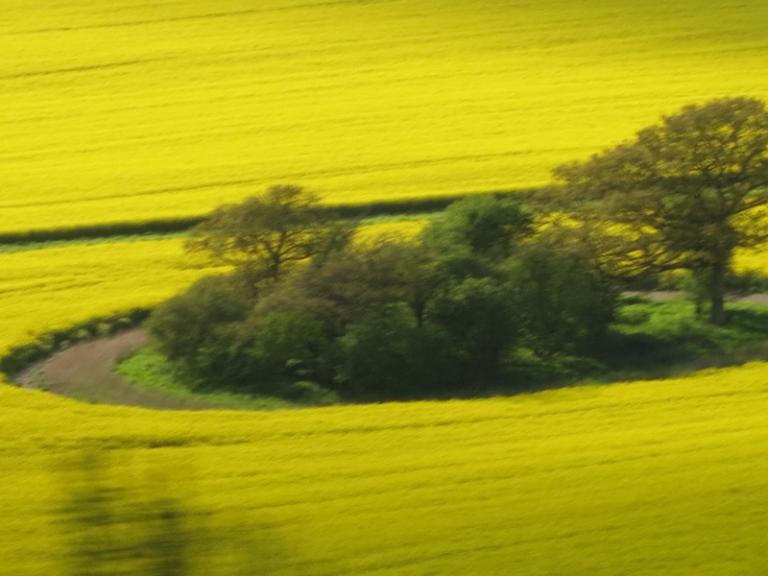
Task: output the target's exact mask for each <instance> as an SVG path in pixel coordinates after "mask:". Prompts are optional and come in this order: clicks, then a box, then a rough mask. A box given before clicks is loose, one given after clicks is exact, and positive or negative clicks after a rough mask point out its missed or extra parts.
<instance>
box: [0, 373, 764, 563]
mask: <svg viewBox="0 0 768 576" xmlns="http://www.w3.org/2000/svg"><path fill="white" fill-rule="evenodd" d="M0 405H2V417H1V418H0V483H1V485H2V487H3V489H2V490H0V507H2V510H3V511H4V512H3V522H2V523H0V541H2V542H3V545H2V547H0V574H2V575H3V576H5V575H8V576H38V575H40V574H64V573H68V572H67V570H68V566H69V564H68V562H69V561H71V558H72V552H71V547H72V545H73V544H72V542H73V535H75V536H78V535H79V533H77V532H76V531H75V530H73V528H72V526H71V525H70V524H69V523H68V521H67V514H66V510H65V509H64V507H65V504H66V503H67V502H68V501H70V495H71V492H72V491H73V490H74V489H75V488H76V487H77V484H76V483H74V482H72V481H71V478H72V477H71V475H68V474H67V469H68V467H71V465H72V464H73V462H74V463H77V462H79V461H81V460H80V459H81V453H82V452H89V453H100V454H102V455H103V456H105V457H108V458H110V461H111V462H112V464H111V466H110V467H109V468H108V469H107V470H106V471H105V472H104V474H105V475H106V477H107V482H109V483H112V484H110V485H115V486H120V485H122V484H125V485H127V486H129V487H130V486H138V487H139V488H136V490H143V491H145V492H149V493H151V492H152V491H153V490H155V491H157V493H158V494H159V495H160V496H163V495H167V494H172V495H174V497H176V498H179V499H180V500H179V501H180V502H183V506H185V507H186V508H185V509H186V510H191V511H192V512H187V513H186V515H183V516H180V517H181V518H182V520H180V521H179V522H182V521H186V522H188V523H189V524H188V525H186V524H182V527H183V530H182V533H183V534H184V535H185V538H186V541H187V544H188V545H189V546H188V548H184V550H188V553H189V556H190V558H188V560H189V566H188V567H187V571H186V572H183V573H184V574H200V575H202V574H211V575H228V574H269V575H273V574H274V575H296V576H298V575H309V576H313V575H327V576H339V575H342V574H349V575H350V576H351V575H359V574H366V575H367V574H375V575H382V576H383V575H393V576H395V575H397V576H408V575H414V576H415V575H426V574H471V575H478V576H488V575H491V574H525V575H526V576H544V575H551V574H563V575H568V576H582V575H583V576H615V575H616V574H632V575H633V576H634V575H649V576H650V575H657V574H665V575H679V576H683V575H685V576H722V575H723V574H739V575H754V576H760V575H763V574H765V573H766V571H768V556H766V554H765V534H766V532H767V531H768V459H766V458H765V455H766V452H765V451H766V448H765V446H766V445H767V443H768V423H767V422H766V418H765V413H766V410H768V365H766V364H751V365H747V366H743V367H740V368H735V369H726V370H720V371H714V372H708V373H704V374H701V375H697V376H695V377H690V378H682V379H676V380H663V381H650V382H634V383H628V384H617V385H611V386H585V387H579V388H573V389H564V390H559V391H553V392H544V393H538V394H533V395H528V396H520V397H516V398H511V399H489V400H477V401H451V402H434V403H432V402H415V403H405V404H397V403H393V404H383V405H369V406H350V407H337V408H322V409H307V410H286V411H280V412H270V413H254V412H205V413H190V412H153V411H149V410H141V409H132V408H118V407H105V406H89V405H84V404H80V403H77V402H75V401H72V400H66V399H62V398H57V397H54V396H51V395H49V394H46V393H42V392H32V391H24V390H18V389H13V388H11V387H7V386H0ZM136 498H139V499H140V498H142V497H136ZM159 501H162V500H159ZM149 502H153V500H149ZM130 510H134V508H128V511H130ZM123 513H124V514H128V513H129V512H126V510H123ZM129 517H130V516H129ZM89 518H90V517H89ZM98 519H99V518H98V517H97V518H96V519H95V520H98ZM118 519H119V516H118ZM95 520H94V519H93V518H91V519H90V521H95ZM135 521H136V522H138V520H135ZM123 522H125V520H123ZM195 523H204V524H205V526H207V529H208V530H209V532H208V533H207V534H213V536H212V537H210V536H208V537H203V536H201V535H202V534H204V532H203V531H202V529H199V528H195V526H196V524H195ZM99 526H100V525H96V529H98V528H99ZM90 528H91V529H93V528H94V527H93V526H90ZM119 528H120V529H121V530H126V529H127V528H126V526H122V525H120V526H119ZM80 529H81V530H82V529H83V527H82V526H80ZM104 529H106V528H104ZM121 534H123V532H121ZM165 536H166V537H167V534H165ZM99 537H100V538H101V539H99V540H97V543H100V545H101V546H102V547H103V548H104V549H101V556H99V559H100V561H101V562H102V565H101V569H102V570H103V571H102V572H93V573H98V574H119V573H126V574H130V573H133V574H137V573H146V572H137V571H134V572H121V570H123V569H125V570H128V569H129V568H127V566H128V565H129V564H130V562H135V561H137V559H136V558H122V559H120V558H119V557H118V558H113V557H110V555H109V554H108V550H107V549H106V548H105V547H106V543H107V542H108V540H106V536H105V535H104V534H101V533H100V534H99ZM164 541H166V540H164ZM197 554H199V555H200V556H201V558H200V560H199V561H192V560H191V558H192V557H194V556H195V555H197ZM249 562H250V563H249ZM246 565H247V566H250V568H249V570H244V569H243V568H242V566H246ZM238 567H239V568H238ZM92 568H93V566H92ZM94 569H95V568H94ZM238 569H239V570H242V571H239V572H238V571H236V570H238ZM251 570H252V571H251ZM89 573H90V572H89ZM156 573H157V574H161V572H156ZM162 573H163V574H165V573H164V572H162ZM176 573H177V572H168V574H176ZM178 573H181V572H178Z"/></svg>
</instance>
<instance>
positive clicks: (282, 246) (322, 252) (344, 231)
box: [187, 185, 355, 280]
mask: <svg viewBox="0 0 768 576" xmlns="http://www.w3.org/2000/svg"><path fill="white" fill-rule="evenodd" d="M319 202H320V201H319V198H318V197H317V196H315V195H314V194H312V193H310V192H307V191H305V190H304V189H302V188H300V187H298V186H287V185H284V186H273V187H271V188H269V189H268V190H267V191H266V193H264V194H262V195H260V196H254V197H251V198H248V199H246V200H244V201H243V202H241V203H240V204H235V205H227V206H223V207H222V208H219V209H218V210H216V211H215V212H214V213H213V214H211V216H209V217H208V218H207V219H206V220H204V221H203V222H202V223H200V224H198V225H197V226H195V228H194V229H193V230H192V232H191V234H190V238H189V240H188V241H187V248H188V249H189V250H191V251H198V252H204V253H207V254H208V255H210V256H211V257H212V258H213V259H214V261H216V262H218V263H223V264H230V265H233V266H236V267H238V268H241V269H243V268H244V269H250V270H251V271H255V272H256V273H261V274H263V276H264V278H270V279H272V280H277V279H278V278H279V277H280V274H281V272H283V271H284V270H285V269H286V268H289V267H290V266H292V265H295V264H296V263H298V262H301V261H303V260H306V259H308V258H312V257H317V258H323V257H325V256H327V255H328V254H329V253H330V252H333V251H335V250H338V249H340V248H343V247H344V246H345V245H346V244H347V243H348V241H349V240H350V238H351V237H352V234H353V233H354V230H355V226H354V224H353V223H351V222H346V221H341V220H339V219H338V217H336V216H335V215H333V214H332V213H329V212H328V211H327V210H321V209H320V207H319Z"/></svg>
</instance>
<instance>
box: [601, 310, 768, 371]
mask: <svg viewBox="0 0 768 576" xmlns="http://www.w3.org/2000/svg"><path fill="white" fill-rule="evenodd" d="M612 333H613V337H612V338H611V339H610V341H608V343H607V346H606V347H605V348H604V349H603V350H601V351H600V352H599V357H600V359H601V361H602V362H603V363H604V365H605V367H606V368H607V372H606V375H607V376H610V377H611V378H612V379H626V378H632V377H635V376H638V377H643V378H645V377H651V376H653V377H671V376H676V375H679V374H682V373H688V372H693V371H695V370H698V369H701V368H709V367H717V366H727V365H734V364H740V363H742V362H746V361H749V360H754V359H765V358H768V304H760V303H752V302H732V303H729V306H728V322H727V323H726V324H725V325H715V324H712V323H711V322H709V321H707V319H706V318H702V317H701V315H700V314H697V310H696V304H695V302H692V301H690V300H689V299H685V298H683V297H677V298H675V299H671V300H664V301H659V300H649V299H643V298H640V297H627V298H624V299H623V301H622V303H621V305H620V306H619V307H618V308H617V314H616V320H615V322H614V323H613V325H612ZM598 376H599V375H598Z"/></svg>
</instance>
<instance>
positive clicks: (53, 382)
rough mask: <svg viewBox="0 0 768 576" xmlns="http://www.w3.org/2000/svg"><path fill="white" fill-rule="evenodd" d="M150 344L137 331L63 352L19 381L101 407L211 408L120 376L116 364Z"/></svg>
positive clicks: (98, 340) (102, 339)
mask: <svg viewBox="0 0 768 576" xmlns="http://www.w3.org/2000/svg"><path fill="white" fill-rule="evenodd" d="M146 342H147V335H146V333H145V332H144V330H142V329H140V328H137V329H133V330H129V331H127V332H123V333H121V334H118V335H116V336H110V337H107V338H98V339H96V340H92V341H90V342H84V343H81V344H76V345H75V346H72V347H71V348H67V349H66V350H62V351H61V352H58V353H56V354H54V355H53V356H51V357H50V358H48V359H47V360H43V361H42V362H40V363H38V364H36V365H35V366H33V367H31V368H29V369H28V370H26V371H24V372H23V373H22V374H21V375H19V377H18V378H16V381H17V382H18V383H19V384H20V385H21V386H23V387H25V388H43V389H45V390H48V391H49V392H53V393H55V394H61V395H63V396H70V397H73V398H78V399H81V400H85V401H88V402H96V403H99V404H121V405H128V406H144V407H147V408H166V409H172V408H175V409H201V408H210V407H211V406H209V405H208V404H207V403H206V402H204V401H202V400H196V399H191V398H189V399H188V398H179V397H177V396H174V395H172V394H168V393H166V392H163V391H161V390H152V389H149V388H142V387H139V386H134V385H132V384H130V383H128V382H126V381H125V379H124V378H123V377H122V376H120V375H119V374H117V373H116V372H115V371H114V370H115V365H116V364H117V363H118V362H119V361H120V360H122V359H123V358H125V357H126V356H128V355H129V354H131V352H133V351H134V350H137V349H138V348H141V347H142V346H143V345H144V344H146Z"/></svg>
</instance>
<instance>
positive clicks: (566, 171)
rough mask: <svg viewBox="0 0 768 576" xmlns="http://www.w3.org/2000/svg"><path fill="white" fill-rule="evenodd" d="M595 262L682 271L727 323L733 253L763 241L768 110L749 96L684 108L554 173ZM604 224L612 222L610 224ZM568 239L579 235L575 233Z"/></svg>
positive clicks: (767, 223)
mask: <svg viewBox="0 0 768 576" xmlns="http://www.w3.org/2000/svg"><path fill="white" fill-rule="evenodd" d="M555 176H556V177H557V178H558V179H559V180H560V182H561V183H563V184H564V185H565V191H564V193H562V192H563V191H560V197H559V199H560V200H561V201H562V200H565V203H564V206H563V207H564V208H565V210H566V211H567V212H569V213H570V214H572V215H573V216H574V217H575V218H576V219H577V220H579V221H580V222H581V227H580V232H581V234H582V239H583V240H584V244H585V245H586V246H589V248H588V250H589V251H591V253H592V255H593V257H594V260H595V261H599V262H600V263H601V264H602V266H603V267H604V269H605V270H606V271H610V273H611V274H613V275H614V276H617V277H624V278H627V277H638V276H647V275H649V274H652V273H657V272H664V271H670V270H687V271H689V272H690V273H691V275H692V277H693V278H694V279H695V280H696V281H697V282H698V284H699V288H698V292H699V293H700V294H702V295H704V296H705V297H706V298H707V299H708V301H709V312H710V319H711V321H712V322H713V323H716V324H722V323H724V322H725V320H726V316H725V309H724V294H725V289H726V283H725V280H726V276H727V274H728V272H729V269H730V264H731V260H732V257H733V254H734V251H735V250H736V249H738V248H749V247H754V246H756V245H758V244H761V243H763V242H765V241H767V240H768V217H766V210H765V208H766V206H768V111H766V108H765V104H764V103H763V102H762V101H760V100H757V99H754V98H723V99H718V100H713V101H711V102H709V103H707V104H704V105H691V106H686V107H685V108H683V109H682V110H681V111H680V112H678V113H677V114H673V115H671V116H666V117H664V118H663V119H662V121H661V122H660V123H658V124H656V125H653V126H650V127H648V128H645V129H643V130H641V131H640V132H638V134H637V136H636V137H635V139H634V140H632V141H630V142H626V143H624V144H620V145H619V146H616V147H614V148H611V149H608V150H606V151H604V152H602V153H600V154H597V155H595V156H593V157H592V158H591V159H589V160H588V161H586V162H577V163H571V164H567V165H564V166H560V167H559V168H557V169H556V170H555ZM609 224H610V225H609ZM567 237H568V239H570V240H573V239H574V238H577V237H578V234H576V233H575V230H574V228H573V227H572V228H571V229H570V230H569V231H568V233H567Z"/></svg>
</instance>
